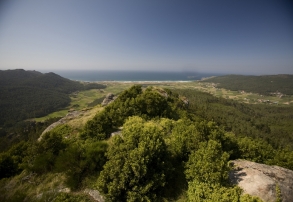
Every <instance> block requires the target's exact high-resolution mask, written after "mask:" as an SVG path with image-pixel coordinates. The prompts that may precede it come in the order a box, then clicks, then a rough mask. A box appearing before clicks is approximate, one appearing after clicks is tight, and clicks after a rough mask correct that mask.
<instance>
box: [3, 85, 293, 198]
mask: <svg viewBox="0 0 293 202" xmlns="http://www.w3.org/2000/svg"><path fill="white" fill-rule="evenodd" d="M188 96H190V97H188ZM187 98H188V100H189V106H188V104H187V102H186V101H187ZM221 107H224V108H223V110H222V111H220V108H221ZM257 109H258V108H256V109H255V108H250V107H249V106H248V105H242V104H239V105H238V103H236V102H231V103H230V102H229V101H227V102H225V100H224V99H223V100H221V99H218V98H215V97H213V96H211V95H209V94H206V93H201V92H198V91H193V90H178V91H177V92H172V91H170V90H168V89H160V88H155V87H148V88H146V89H143V88H142V87H141V86H133V87H131V88H130V89H128V90H126V91H124V92H122V93H121V94H120V96H119V97H118V98H117V99H116V100H115V101H114V102H113V103H111V104H109V105H108V106H106V107H105V109H104V110H103V111H101V112H99V113H98V114H97V115H96V116H95V117H94V119H93V120H91V121H89V122H88V123H87V124H86V125H85V127H84V128H83V129H82V130H81V131H80V133H79V135H78V136H71V134H72V133H73V128H71V127H70V126H69V125H61V126H59V127H57V128H55V129H53V130H52V131H50V132H49V133H46V134H45V135H44V137H43V138H42V140H41V141H39V142H38V141H30V142H29V141H27V142H21V143H18V144H16V145H14V146H13V147H11V148H10V149H9V150H8V151H6V152H3V153H1V154H0V165H1V166H0V173H1V176H0V177H1V178H9V177H12V176H14V175H17V174H18V173H20V172H21V171H26V172H27V173H30V172H31V173H35V174H36V175H38V176H42V175H46V174H49V173H56V172H61V173H64V174H65V176H66V180H65V181H66V182H65V183H66V185H67V186H68V187H70V188H71V190H81V189H84V188H86V187H88V186H91V187H92V188H95V189H98V190H99V191H100V192H101V193H102V194H103V195H104V196H105V197H106V199H107V201H115V202H116V201H118V202H119V201H122V202H123V201H176V200H179V199H181V201H182V200H183V201H208V202H213V201H219V202H224V201H239V202H248V201H255V202H258V201H261V200H260V199H259V198H256V197H252V196H249V195H242V190H241V189H240V188H239V187H237V186H233V185H231V184H230V183H229V181H228V172H229V170H230V169H232V167H231V166H230V165H229V160H234V159H239V158H241V159H247V160H251V161H255V162H259V163H265V164H270V165H280V166H283V167H285V168H289V169H293V151H292V149H290V148H288V147H287V148H286V147H284V148H282V147H278V146H275V145H272V144H270V143H269V141H267V140H266V138H263V137H262V136H255V137H254V135H253V134H254V133H252V134H250V133H248V132H249V131H250V130H252V128H254V127H255V126H254V125H255V124H256V123H254V121H260V123H259V124H261V123H262V119H261V118H262V116H263V114H262V110H261V109H259V110H257ZM224 111H227V113H224ZM220 113H223V114H221V115H220ZM234 114H235V115H236V116H235V119H236V120H237V122H238V121H240V119H241V118H242V119H244V121H243V122H240V123H243V124H245V123H246V124H247V126H246V125H245V127H247V128H245V129H244V130H242V129H241V130H240V129H239V130H238V129H237V128H241V127H242V126H241V125H238V124H235V123H237V122H231V123H230V122H229V121H227V122H225V121H224V120H222V118H223V117H224V116H226V119H227V120H229V116H234ZM245 114H246V116H244V115H245ZM280 114H281V112H280ZM250 115H252V116H255V117H254V120H253V121H252V122H250V121H251V120H252V118H253V117H250V119H249V116H250ZM213 117H214V118H213ZM217 117H218V118H217ZM284 117H285V118H284V119H285V120H287V119H286V116H284ZM212 119H214V121H212ZM220 121H222V123H220ZM248 123H250V124H254V125H250V124H248ZM222 124H223V126H222ZM283 126H284V125H283ZM283 126H282V125H281V126H280V127H283ZM285 126H286V124H285ZM268 127H270V124H269V125H268ZM284 128H286V127H284ZM116 130H121V133H120V134H119V133H118V134H117V135H115V136H114V137H112V138H110V134H111V132H113V131H116ZM255 130H256V131H257V132H258V131H262V129H261V128H259V129H257V128H256V129H255ZM257 132H255V135H256V134H257ZM266 133H267V132H263V133H262V134H266ZM109 138H110V139H109ZM291 143H292V141H291ZM276 145H278V144H276ZM5 182H6V181H5V179H3V180H1V181H0V185H1V186H2V187H1V188H0V193H1V194H0V200H1V201H13V200H14V199H15V197H16V196H20V197H19V198H18V199H19V201H24V200H32V199H35V198H33V196H31V195H29V193H28V190H29V188H28V187H29V186H31V187H32V186H38V185H34V184H29V183H25V182H22V183H21V184H22V186H20V187H22V188H18V187H15V188H14V189H13V190H11V193H8V192H7V191H6V190H5V188H4V187H5V186H4V185H5ZM23 186H25V187H24V188H23ZM31 189H32V188H31ZM16 193H21V195H17V194H16ZM50 197H51V198H49V197H47V198H46V200H49V199H50V200H52V201H62V200H65V199H66V200H69V201H70V200H73V201H74V198H75V197H80V196H78V195H77V194H72V193H60V192H59V193H58V194H56V195H51V196H50ZM39 200H40V201H41V200H42V198H39ZM43 200H45V198H43ZM84 200H86V199H84Z"/></svg>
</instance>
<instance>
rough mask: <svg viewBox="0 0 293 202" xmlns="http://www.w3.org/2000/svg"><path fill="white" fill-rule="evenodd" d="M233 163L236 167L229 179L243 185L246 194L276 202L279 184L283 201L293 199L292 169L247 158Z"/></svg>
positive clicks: (287, 201)
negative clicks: (255, 161)
mask: <svg viewBox="0 0 293 202" xmlns="http://www.w3.org/2000/svg"><path fill="white" fill-rule="evenodd" d="M232 164H234V167H235V169H234V170H232V171H230V173H229V180H230V182H231V183H232V184H236V185H238V186H239V187H241V188H242V189H243V190H244V193H245V194H250V195H252V196H257V197H259V198H261V199H262V200H263V201H266V202H275V201H276V199H277V193H276V187H277V186H278V187H279V188H280V190H281V198H282V201H283V202H292V201H293V171H292V170H289V169H285V168H282V167H279V166H268V165H264V164H259V163H254V162H251V161H246V160H234V161H232Z"/></svg>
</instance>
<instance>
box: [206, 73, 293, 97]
mask: <svg viewBox="0 0 293 202" xmlns="http://www.w3.org/2000/svg"><path fill="white" fill-rule="evenodd" d="M202 82H213V83H216V84H217V87H219V88H225V89H229V90H232V91H245V92H252V93H259V94H262V95H272V93H276V92H279V93H282V94H285V95H293V75H288V74H280V75H265V76H243V75H226V76H217V77H213V78H209V79H206V80H203V81H202Z"/></svg>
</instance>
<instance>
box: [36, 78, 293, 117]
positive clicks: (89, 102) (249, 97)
mask: <svg viewBox="0 0 293 202" xmlns="http://www.w3.org/2000/svg"><path fill="white" fill-rule="evenodd" d="M102 84H105V85H107V88H105V89H102V90H99V89H92V90H87V91H80V92H75V93H73V94H71V96H70V98H71V103H70V105H69V106H68V107H67V108H65V109H63V110H60V111H57V112H53V113H51V114H49V115H47V116H44V117H41V118H35V120H36V121H44V120H46V119H48V118H52V117H63V116H65V115H66V114H67V113H68V112H69V111H73V110H85V109H90V108H92V107H94V106H96V105H98V104H100V103H101V102H102V101H103V99H104V97H105V96H106V95H107V94H108V93H113V94H119V93H120V92H122V91H123V90H125V89H127V88H129V87H130V86H132V85H134V84H141V85H143V86H148V85H153V86H160V87H162V88H169V89H196V90H199V91H203V92H207V93H210V94H212V95H214V96H216V97H222V98H225V99H233V100H237V101H239V102H243V103H248V104H267V105H289V104H290V105H293V97H292V96H281V97H280V96H264V95H259V94H255V93H249V92H244V91H230V90H227V89H224V88H217V87H216V85H215V84H214V83H206V82H205V83H203V82H200V81H190V82H110V81H109V82H103V83H102Z"/></svg>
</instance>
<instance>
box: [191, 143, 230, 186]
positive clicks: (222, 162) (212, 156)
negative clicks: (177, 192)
mask: <svg viewBox="0 0 293 202" xmlns="http://www.w3.org/2000/svg"><path fill="white" fill-rule="evenodd" d="M228 159H229V154H228V153H226V152H223V151H222V146H221V144H220V143H219V142H216V141H215V140H209V141H208V142H203V143H201V144H200V146H199V149H198V150H197V151H193V152H192V153H191V155H190V157H189V160H188V162H187V166H186V168H187V170H186V177H187V179H188V180H196V181H198V182H203V183H213V184H216V183H219V184H220V183H223V182H225V181H226V180H227V179H228V171H229V166H228Z"/></svg>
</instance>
